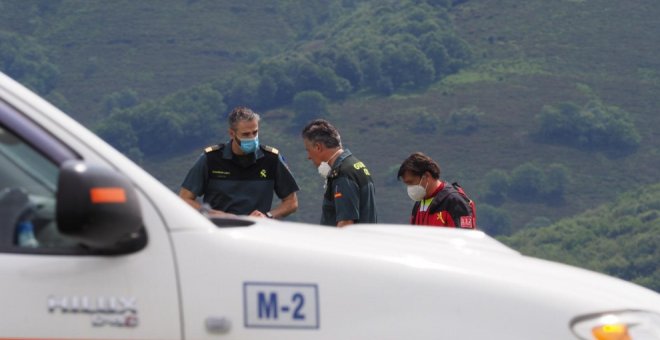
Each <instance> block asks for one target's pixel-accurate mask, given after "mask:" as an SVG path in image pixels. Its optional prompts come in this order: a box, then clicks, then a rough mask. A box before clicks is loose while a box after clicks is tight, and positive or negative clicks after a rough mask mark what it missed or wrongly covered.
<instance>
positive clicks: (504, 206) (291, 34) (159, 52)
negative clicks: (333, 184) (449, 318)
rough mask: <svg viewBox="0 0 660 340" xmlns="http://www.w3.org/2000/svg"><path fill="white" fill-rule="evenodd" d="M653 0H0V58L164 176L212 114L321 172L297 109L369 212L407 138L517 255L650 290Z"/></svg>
mask: <svg viewBox="0 0 660 340" xmlns="http://www.w3.org/2000/svg"><path fill="white" fill-rule="evenodd" d="M659 16H660V7H658V6H657V5H656V3H655V2H654V1H653V0H636V1H625V2H624V1H616V0H557V1H544V0H528V1H518V0H501V1H487V0H453V1H452V0H398V1H393V0H304V1H303V0H280V1H259V0H245V1H241V2H235V1H211V0H188V1H182V0H177V1H175V0H163V1H155V0H144V1H120V0H117V1H96V0H89V1H81V0H25V1H12V0H0V71H2V72H4V73H7V74H8V75H10V76H12V77H13V78H15V79H17V80H18V81H20V82H21V83H23V84H25V85H27V86H28V87H30V88H31V89H33V90H34V91H36V92H38V93H39V94H41V95H42V96H44V97H46V98H47V99H48V100H50V101H51V102H52V103H54V104H55V105H56V106H58V107H59V108H61V109H62V110H64V111H65V112H67V113H68V114H70V115H71V116H72V117H74V118H75V119H76V120H78V121H80V122H81V123H83V124H84V125H86V126H87V127H89V128H90V129H92V130H94V131H95V132H96V133H97V134H99V135H100V136H101V137H102V138H104V139H105V140H106V141H108V142H109V143H111V144H112V145H113V146H115V147H116V148H118V149H119V150H120V151H122V152H123V153H124V154H126V155H127V156H129V157H130V158H132V159H133V160H135V161H136V162H138V163H139V164H140V165H141V166H142V167H144V168H145V169H147V171H149V172H150V173H151V174H152V175H154V176H155V177H156V178H158V179H159V180H160V181H162V182H163V183H164V184H165V185H167V186H168V187H170V188H171V189H172V190H173V191H175V192H176V191H178V189H179V185H180V183H181V181H182V180H183V177H184V176H185V174H186V172H187V170H188V169H189V167H190V166H191V165H192V163H193V162H194V160H195V159H196V158H197V157H198V156H199V155H200V153H201V150H202V149H203V148H204V147H205V146H206V145H210V144H216V143H220V142H223V141H225V140H226V139H227V133H226V131H227V125H226V122H225V118H226V114H227V113H228V112H229V111H230V110H231V108H233V107H235V106H237V105H247V106H250V107H252V108H254V109H255V110H257V111H258V112H260V113H261V115H262V118H263V120H262V124H261V126H260V128H261V133H260V139H261V141H262V143H264V144H268V145H272V146H275V147H277V148H278V149H280V151H281V152H282V154H283V155H284V156H285V158H286V160H287V162H288V164H289V166H290V168H291V169H292V170H293V172H294V174H295V176H296V179H297V180H298V182H299V185H300V187H301V191H300V192H299V200H300V209H299V211H298V212H297V213H296V214H294V215H292V216H291V217H290V218H289V220H292V221H300V222H307V223H316V222H317V221H318V220H319V217H320V204H321V199H322V191H323V189H322V184H323V183H322V180H321V178H319V176H318V174H317V173H316V169H315V168H314V167H313V166H312V164H311V163H310V162H309V161H308V160H307V159H306V154H305V151H304V148H303V145H302V141H301V138H300V129H301V127H302V126H303V125H304V124H305V123H306V122H308V121H309V120H311V119H313V118H316V117H322V118H326V119H328V120H330V121H331V122H333V123H334V124H335V125H336V126H337V128H338V129H339V130H340V132H341V134H342V140H343V142H344V144H345V146H347V147H348V148H349V149H350V150H351V151H352V152H353V153H355V154H356V155H357V157H358V158H360V159H361V160H362V161H364V163H365V164H366V165H367V166H368V168H369V169H370V172H371V173H372V175H373V177H374V179H375V182H376V186H377V202H378V216H379V220H380V222H383V223H406V222H407V220H408V216H409V214H410V209H411V206H412V202H411V201H410V200H409V199H408V198H407V195H406V193H405V187H404V186H403V185H402V184H401V183H400V182H398V181H397V179H396V171H397V170H398V167H399V165H400V163H401V162H402V161H403V159H405V158H406V157H407V156H408V155H409V154H410V153H412V152H415V151H422V152H424V153H426V154H428V155H430V156H431V157H432V158H434V159H435V160H437V161H438V162H439V163H440V165H441V168H442V178H443V179H445V180H448V181H451V182H454V181H456V182H459V183H461V185H462V186H463V187H464V188H465V189H466V191H467V192H468V193H469V194H470V196H472V198H473V199H474V200H475V201H476V202H477V211H478V221H479V225H480V227H481V229H482V230H484V231H485V232H487V233H488V234H490V235H492V236H494V237H496V238H498V239H499V240H501V241H502V242H504V243H506V244H508V245H510V246H512V247H513V248H515V249H517V250H519V251H521V252H522V253H524V254H528V255H532V256H537V257H543V258H548V259H552V260H557V261H562V262H565V263H569V264H573V265H578V266H582V267H585V268H590V269H594V270H598V271H601V272H605V273H608V274H611V275H615V276H618V277H621V278H624V279H626V280H630V281H633V282H637V283H639V284H642V285H644V286H647V287H649V288H652V289H655V290H656V291H660V265H659V264H660V252H659V251H658V249H660V233H659V231H660V218H659V214H660V178H659V176H658V168H659V165H660V138H658V135H659V132H658V127H660V124H659V123H660V115H658V113H657V108H658V107H660V96H658V93H660V59H658V58H657V55H659V54H660V41H659V40H658V39H657V37H656V36H657V34H658V32H660V21H658V20H657V18H658V17H659Z"/></svg>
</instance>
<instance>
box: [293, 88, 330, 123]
mask: <svg viewBox="0 0 660 340" xmlns="http://www.w3.org/2000/svg"><path fill="white" fill-rule="evenodd" d="M327 106H328V100H327V99H326V98H325V97H324V96H323V95H322V94H321V93H320V92H318V91H303V92H299V93H298V94H296V95H295V97H293V111H294V112H295V116H294V124H295V125H296V126H303V125H305V124H307V122H309V121H311V120H312V119H315V118H320V117H322V116H324V115H326V114H327V110H328V109H327Z"/></svg>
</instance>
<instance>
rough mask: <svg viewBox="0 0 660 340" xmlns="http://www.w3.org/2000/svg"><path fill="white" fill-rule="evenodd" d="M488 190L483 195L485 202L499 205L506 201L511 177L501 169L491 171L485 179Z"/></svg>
mask: <svg viewBox="0 0 660 340" xmlns="http://www.w3.org/2000/svg"><path fill="white" fill-rule="evenodd" d="M484 180H485V182H486V189H485V190H484V194H483V195H482V197H483V200H484V201H485V202H488V203H491V204H494V205H498V204H501V203H503V202H504V200H505V199H506V193H507V191H508V190H509V185H510V183H509V182H510V179H509V175H508V174H507V173H506V172H505V171H504V170H500V169H493V170H491V171H489V172H488V173H487V174H486V176H485V177H484Z"/></svg>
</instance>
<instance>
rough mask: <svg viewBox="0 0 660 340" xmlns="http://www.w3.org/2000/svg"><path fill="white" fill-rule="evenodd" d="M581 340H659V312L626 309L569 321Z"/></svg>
mask: <svg viewBox="0 0 660 340" xmlns="http://www.w3.org/2000/svg"><path fill="white" fill-rule="evenodd" d="M571 328H572V330H573V333H575V335H577V336H578V337H579V338H580V339H583V340H660V314H655V313H649V312H644V311H636V310H627V311H617V312H607V313H598V314H589V315H584V316H580V317H577V318H575V319H573V321H572V322H571Z"/></svg>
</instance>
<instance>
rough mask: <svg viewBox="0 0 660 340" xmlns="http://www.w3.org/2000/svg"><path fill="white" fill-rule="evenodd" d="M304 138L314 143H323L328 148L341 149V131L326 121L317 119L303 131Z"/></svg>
mask: <svg viewBox="0 0 660 340" xmlns="http://www.w3.org/2000/svg"><path fill="white" fill-rule="evenodd" d="M302 137H303V138H305V139H307V140H309V141H310V142H312V143H321V144H323V145H324V146H325V147H326V148H337V147H341V136H339V131H337V129H336V128H335V127H334V126H332V124H330V122H328V121H327V120H325V119H315V120H313V121H311V122H309V123H308V124H307V126H305V128H304V129H303V130H302Z"/></svg>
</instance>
